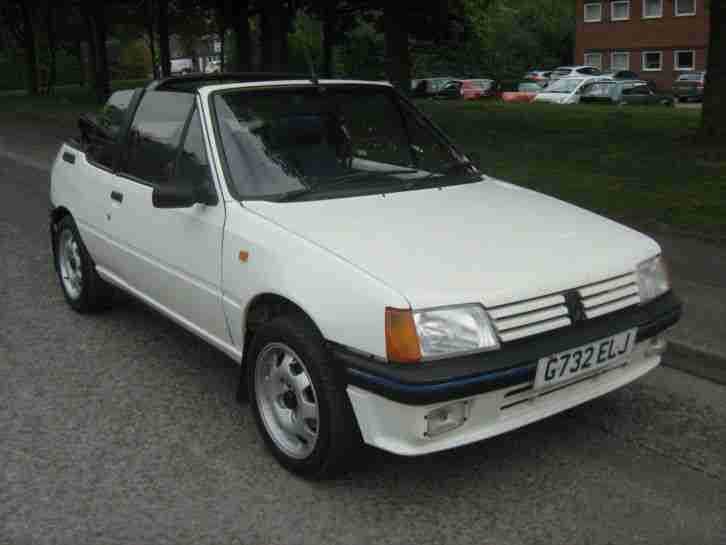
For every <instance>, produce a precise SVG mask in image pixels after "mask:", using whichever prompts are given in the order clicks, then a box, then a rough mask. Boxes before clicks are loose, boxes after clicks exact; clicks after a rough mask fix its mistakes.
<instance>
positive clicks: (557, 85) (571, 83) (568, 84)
mask: <svg viewBox="0 0 726 545" xmlns="http://www.w3.org/2000/svg"><path fill="white" fill-rule="evenodd" d="M582 81H583V80H582V79H579V78H564V79H558V80H557V81H555V82H554V83H553V84H552V85H549V86H548V87H547V89H545V91H546V92H547V93H572V92H573V91H574V90H575V89H577V86H578V85H580V83H581V82H582Z"/></svg>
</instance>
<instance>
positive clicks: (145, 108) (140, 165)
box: [123, 91, 194, 185]
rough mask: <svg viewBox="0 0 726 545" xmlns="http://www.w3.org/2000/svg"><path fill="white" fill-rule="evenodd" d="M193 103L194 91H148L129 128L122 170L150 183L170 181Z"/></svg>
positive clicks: (156, 183)
mask: <svg viewBox="0 0 726 545" xmlns="http://www.w3.org/2000/svg"><path fill="white" fill-rule="evenodd" d="M193 106H194V95H193V94H192V93H173V92H170V91H147V92H146V93H145V94H144V97H143V98H142V99H141V104H139V108H138V110H137V111H136V115H135V116H134V122H133V124H132V126H131V130H130V131H129V136H128V138H129V143H128V146H127V155H126V157H125V165H124V167H123V172H124V173H125V174H129V175H131V176H133V177H134V178H138V179H140V180H142V181H144V182H147V183H150V184H154V185H158V184H165V183H167V182H168V181H169V177H170V175H171V173H172V170H173V169H174V159H175V158H176V152H177V149H178V147H179V140H180V139H181V136H182V131H183V130H184V125H185V124H186V122H187V119H189V114H190V113H191V111H192V107H193Z"/></svg>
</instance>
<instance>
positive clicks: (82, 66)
mask: <svg viewBox="0 0 726 545" xmlns="http://www.w3.org/2000/svg"><path fill="white" fill-rule="evenodd" d="M76 45H77V46H78V48H77V51H78V67H79V74H78V85H79V86H80V87H83V86H84V85H86V62H85V60H84V58H83V41H82V40H81V39H80V38H79V39H78V40H76Z"/></svg>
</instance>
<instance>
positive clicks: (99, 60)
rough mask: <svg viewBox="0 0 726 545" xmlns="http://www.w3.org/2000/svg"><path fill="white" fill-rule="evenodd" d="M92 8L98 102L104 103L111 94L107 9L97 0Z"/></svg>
mask: <svg viewBox="0 0 726 545" xmlns="http://www.w3.org/2000/svg"><path fill="white" fill-rule="evenodd" d="M91 9H92V12H91V13H92V27H93V38H94V41H95V42H96V81H95V87H96V102H97V103H98V104H99V105H103V104H105V103H106V100H107V99H108V97H109V95H110V94H111V81H110V77H109V72H108V52H107V51H106V10H105V8H104V5H103V3H102V2H95V3H94V4H93V7H92V8H91Z"/></svg>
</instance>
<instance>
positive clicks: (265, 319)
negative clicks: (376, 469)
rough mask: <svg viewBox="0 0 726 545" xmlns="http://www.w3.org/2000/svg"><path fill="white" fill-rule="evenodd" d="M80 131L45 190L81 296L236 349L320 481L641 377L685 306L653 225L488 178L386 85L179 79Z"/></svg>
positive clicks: (75, 293) (269, 409)
mask: <svg viewBox="0 0 726 545" xmlns="http://www.w3.org/2000/svg"><path fill="white" fill-rule="evenodd" d="M81 128H82V131H81V136H80V138H79V139H76V140H73V141H69V142H67V143H64V144H63V145H62V147H61V149H60V151H59V153H58V157H57V159H56V161H55V163H54V166H53V169H52V183H51V191H50V198H51V203H52V209H51V215H50V221H51V234H52V242H53V251H54V259H55V265H56V268H57V271H58V278H59V281H60V286H61V288H62V290H63V293H64V294H65V299H66V300H67V302H68V304H69V305H70V306H71V307H72V308H73V309H75V310H76V311H79V312H91V311H95V310H99V309H103V308H107V307H108V306H109V305H110V304H111V303H112V300H113V297H112V296H113V291H114V290H115V289H121V290H123V291H125V292H128V293H130V294H132V295H134V296H135V297H137V298H139V299H140V300H142V301H143V302H145V303H147V304H148V305H149V306H151V307H153V308H154V309H156V310H158V311H160V312H161V313H163V314H165V315H166V316H168V317H169V318H171V319H172V320H174V321H176V322H177V323H178V324H180V325H181V326H183V327H185V328H187V329H188V330H190V331H191V332H193V333H194V334H196V335H198V336H199V337H201V338H202V339H204V340H205V341H207V342H209V343H211V344H212V345H214V346H215V347H217V348H218V349H220V350H221V351H223V352H224V353H226V354H227V355H229V356H230V357H231V358H233V359H234V360H235V361H236V362H238V363H239V364H241V366H242V372H241V374H240V395H241V396H248V398H249V405H250V407H251V410H252V412H253V413H254V417H255V420H256V423H257V427H258V428H259V432H260V433H261V434H262V436H263V437H264V440H265V442H266V444H267V446H268V447H269V449H270V451H271V452H272V454H274V456H275V457H276V458H277V459H278V460H279V461H280V463H281V464H282V465H283V466H285V467H286V468H288V469H290V470H292V471H294V472H296V473H298V474H302V475H305V476H307V477H310V478H319V477H322V476H325V475H330V474H331V473H333V472H334V471H336V470H338V469H340V468H341V467H343V466H344V464H345V463H346V462H349V461H350V460H353V459H354V458H356V457H357V456H358V455H359V453H360V451H361V446H362V443H363V442H365V443H367V444H369V445H373V446H375V447H379V448H381V449H384V450H386V451H390V452H393V453H396V454H400V455H409V456H414V455H421V454H426V453H431V452H436V451H441V450H444V449H450V448H453V447H458V446H461V445H465V444H468V443H472V442H475V441H480V440H482V439H486V438H488V437H491V436H494V435H497V434H501V433H504V432H507V431H509V430H513V429H515V428H519V427H521V426H524V425H526V424H530V423H532V422H534V421H537V420H540V419H542V418H545V417H547V416H550V415H553V414H555V413H558V412H560V411H563V410H565V409H568V408H570V407H573V406H575V405H578V404H581V403H583V402H585V401H588V400H590V399H592V398H594V397H597V396H600V395H602V394H605V393H607V392H610V391H611V390H614V389H616V388H619V387H621V386H623V385H625V384H628V383H629V382H632V381H633V380H635V379H637V378H638V377H640V376H642V375H643V374H645V373H647V372H648V371H650V370H651V369H653V368H654V367H656V366H657V365H658V364H659V362H660V359H661V355H662V353H663V351H664V349H665V346H666V341H665V337H664V332H665V331H666V329H667V328H669V327H670V326H672V325H673V324H674V323H676V321H677V320H678V319H679V316H680V313H681V303H680V302H679V301H678V299H677V298H676V296H675V295H674V294H673V293H672V290H671V284H670V281H669V276H668V271H667V267H666V264H665V261H664V258H663V256H662V255H661V250H660V248H659V246H658V245H657V244H656V243H655V242H654V241H653V240H651V239H650V238H648V237H646V236H644V235H642V234H640V233H638V232H636V231H634V230H632V229H630V228H628V227H625V226H623V225H619V224H617V223H615V222H613V221H610V220H608V219H605V218H603V217H600V216H598V215H595V214H593V213H591V212H589V211H586V210H583V209H581V208H577V207H575V206H572V205H570V204H567V203H564V202H562V201H560V200H557V199H555V198H552V197H549V196H546V195H542V194H540V193H536V192H534V191H530V190H528V189H524V188H522V187H518V186H516V185H512V184H510V183H507V182H504V181H500V180H497V179H494V178H492V177H490V176H487V175H486V174H484V173H482V172H481V171H480V169H479V167H477V165H475V164H473V163H472V161H470V160H469V159H468V158H467V156H466V155H465V154H464V153H463V152H462V151H461V150H460V149H459V148H457V146H456V145H455V144H454V143H452V142H451V141H450V140H449V139H448V138H447V137H446V136H445V135H444V134H443V133H442V131H440V130H439V129H438V128H437V127H436V126H435V125H434V124H433V123H432V122H431V121H430V120H429V119H428V118H427V117H426V116H425V115H423V114H422V113H421V112H420V111H419V110H418V109H417V108H416V107H415V106H414V105H413V104H412V103H411V102H409V101H408V100H407V99H406V98H405V97H403V96H402V95H401V94H399V93H397V92H396V91H395V90H394V89H393V88H392V87H391V86H390V85H388V84H385V83H372V82H361V81H333V80H323V81H317V80H314V79H313V80H309V79H305V78H301V77H298V76H285V75H278V76H273V75H268V74H262V75H255V74H247V75H245V74H240V75H207V76H203V75H201V76H194V77H179V78H170V79H166V80H160V81H155V82H152V83H150V84H148V85H147V86H145V87H144V88H140V89H136V90H130V91H122V92H119V93H117V94H115V95H114V96H112V97H111V99H110V100H109V103H108V105H107V106H106V108H104V110H103V111H102V112H101V113H100V114H99V115H97V116H85V117H84V119H83V121H82V123H81ZM583 410H587V409H583Z"/></svg>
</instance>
